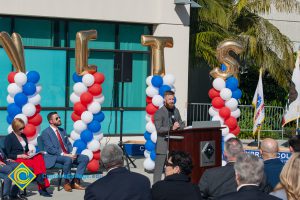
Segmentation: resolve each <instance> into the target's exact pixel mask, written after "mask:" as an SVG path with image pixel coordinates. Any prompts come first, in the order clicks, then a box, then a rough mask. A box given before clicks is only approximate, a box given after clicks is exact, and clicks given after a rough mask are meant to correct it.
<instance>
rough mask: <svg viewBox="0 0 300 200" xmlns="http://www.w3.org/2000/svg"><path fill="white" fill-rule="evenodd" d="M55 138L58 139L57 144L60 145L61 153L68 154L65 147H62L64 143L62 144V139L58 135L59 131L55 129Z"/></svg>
mask: <svg viewBox="0 0 300 200" xmlns="http://www.w3.org/2000/svg"><path fill="white" fill-rule="evenodd" d="M56 136H57V138H58V141H59V143H60V147H61V149H62V151H63V152H64V153H68V152H67V150H66V147H65V145H64V143H63V141H62V139H61V136H60V133H59V131H58V130H57V129H56Z"/></svg>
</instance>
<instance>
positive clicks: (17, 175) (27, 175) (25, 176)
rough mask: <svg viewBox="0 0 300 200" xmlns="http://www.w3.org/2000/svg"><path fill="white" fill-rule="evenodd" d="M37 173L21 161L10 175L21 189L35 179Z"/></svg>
mask: <svg viewBox="0 0 300 200" xmlns="http://www.w3.org/2000/svg"><path fill="white" fill-rule="evenodd" d="M35 177H36V176H35V174H34V173H33V172H32V171H31V170H30V169H29V168H28V167H27V166H26V165H25V164H24V163H20V164H19V165H18V166H17V167H16V168H15V169H14V170H13V171H12V172H11V173H10V174H9V175H8V178H9V179H10V180H12V181H13V182H14V183H15V184H16V185H17V186H18V187H19V188H20V189H21V190H24V189H25V188H26V187H27V185H29V184H30V183H31V182H32V181H33V180H34V179H35Z"/></svg>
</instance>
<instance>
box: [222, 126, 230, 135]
mask: <svg viewBox="0 0 300 200" xmlns="http://www.w3.org/2000/svg"><path fill="white" fill-rule="evenodd" d="M221 130H222V136H223V137H225V136H226V135H227V134H228V133H229V128H228V126H225V128H222V129H221Z"/></svg>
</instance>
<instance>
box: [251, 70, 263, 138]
mask: <svg viewBox="0 0 300 200" xmlns="http://www.w3.org/2000/svg"><path fill="white" fill-rule="evenodd" d="M252 105H253V106H254V119H253V123H254V125H253V135H255V133H256V131H258V130H259V129H260V128H261V125H262V123H263V121H264V119H265V104H264V91H263V84H262V69H260V72H259V80H258V84H257V87H256V90H255V94H254V97H253V100H252Z"/></svg>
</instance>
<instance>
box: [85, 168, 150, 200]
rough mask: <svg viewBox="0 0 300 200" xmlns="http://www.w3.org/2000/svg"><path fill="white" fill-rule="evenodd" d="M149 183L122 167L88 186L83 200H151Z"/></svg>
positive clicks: (139, 175)
mask: <svg viewBox="0 0 300 200" xmlns="http://www.w3.org/2000/svg"><path fill="white" fill-rule="evenodd" d="M150 187H151V186H150V181H149V179H148V178H147V177H146V176H144V175H141V174H138V173H135V172H130V171H128V170H127V169H126V168H124V167H119V168H116V169H113V170H111V171H109V172H108V173H107V175H106V176H104V177H103V178H100V179H99V180H97V181H95V182H94V183H92V184H91V185H89V186H88V187H87V188H86V190H85V194H84V199H85V200H151V194H150Z"/></svg>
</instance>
